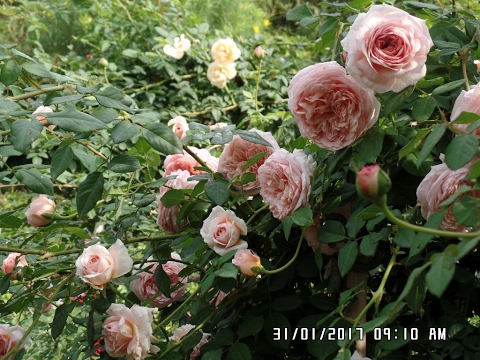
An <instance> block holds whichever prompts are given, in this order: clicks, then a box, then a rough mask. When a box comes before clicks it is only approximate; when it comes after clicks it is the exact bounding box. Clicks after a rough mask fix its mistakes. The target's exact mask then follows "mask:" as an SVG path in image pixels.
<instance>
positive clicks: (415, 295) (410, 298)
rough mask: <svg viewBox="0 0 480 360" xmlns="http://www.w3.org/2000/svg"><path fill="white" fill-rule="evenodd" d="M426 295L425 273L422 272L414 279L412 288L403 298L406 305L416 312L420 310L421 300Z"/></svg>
mask: <svg viewBox="0 0 480 360" xmlns="http://www.w3.org/2000/svg"><path fill="white" fill-rule="evenodd" d="M426 296H427V287H426V284H425V274H424V273H423V272H422V273H420V275H419V276H418V277H417V278H415V279H414V282H413V284H412V290H411V291H410V292H409V293H408V295H407V296H406V298H405V301H406V302H407V304H408V306H410V308H411V309H412V310H413V311H414V312H415V313H416V314H418V312H419V311H420V309H421V307H422V304H423V301H424V300H425V297H426Z"/></svg>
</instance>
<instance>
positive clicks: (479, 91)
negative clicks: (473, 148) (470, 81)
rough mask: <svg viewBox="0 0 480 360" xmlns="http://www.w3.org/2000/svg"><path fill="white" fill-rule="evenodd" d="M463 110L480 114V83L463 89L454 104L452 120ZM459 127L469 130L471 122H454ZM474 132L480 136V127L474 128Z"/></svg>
mask: <svg viewBox="0 0 480 360" xmlns="http://www.w3.org/2000/svg"><path fill="white" fill-rule="evenodd" d="M463 111H467V112H471V113H475V114H478V115H480V85H478V84H477V85H472V86H470V90H468V91H465V90H462V92H461V93H460V95H458V97H457V99H456V100H455V103H454V104H453V109H452V114H451V115H450V121H454V120H455V119H457V118H458V117H459V116H460V115H461V114H462V112H463ZM453 126H455V127H456V128H457V129H460V130H462V131H465V132H468V127H469V126H470V124H455V123H454V124H453ZM473 134H475V135H476V136H478V137H480V127H477V128H476V129H475V130H473Z"/></svg>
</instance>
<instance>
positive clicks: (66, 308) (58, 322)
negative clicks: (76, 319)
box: [50, 302, 75, 339]
mask: <svg viewBox="0 0 480 360" xmlns="http://www.w3.org/2000/svg"><path fill="white" fill-rule="evenodd" d="M74 308H75V303H73V302H70V303H66V304H62V305H60V306H59V307H57V309H56V310H55V316H54V317H53V321H52V323H51V324H50V328H51V334H52V338H53V339H56V338H57V337H59V336H60V334H61V333H62V332H63V329H64V328H65V325H66V324H67V319H68V315H69V314H70V313H71V312H72V310H73V309H74Z"/></svg>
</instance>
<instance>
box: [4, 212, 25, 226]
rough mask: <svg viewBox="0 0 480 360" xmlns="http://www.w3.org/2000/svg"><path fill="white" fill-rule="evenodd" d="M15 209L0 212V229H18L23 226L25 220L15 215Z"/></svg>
mask: <svg viewBox="0 0 480 360" xmlns="http://www.w3.org/2000/svg"><path fill="white" fill-rule="evenodd" d="M14 213H15V211H2V212H0V229H2V228H3V229H7V228H10V229H17V228H19V227H20V226H22V223H23V221H22V220H20V219H19V218H17V217H16V216H13V214H14Z"/></svg>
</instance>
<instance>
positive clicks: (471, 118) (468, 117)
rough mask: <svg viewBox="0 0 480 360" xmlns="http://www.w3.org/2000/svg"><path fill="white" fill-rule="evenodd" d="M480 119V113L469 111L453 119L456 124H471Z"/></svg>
mask: <svg viewBox="0 0 480 360" xmlns="http://www.w3.org/2000/svg"><path fill="white" fill-rule="evenodd" d="M479 119H480V115H479V114H477V113H472V112H468V111H463V112H462V113H461V114H460V116H459V117H458V118H456V119H455V120H453V121H452V123H455V124H471V123H473V122H475V121H477V120H479Z"/></svg>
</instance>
